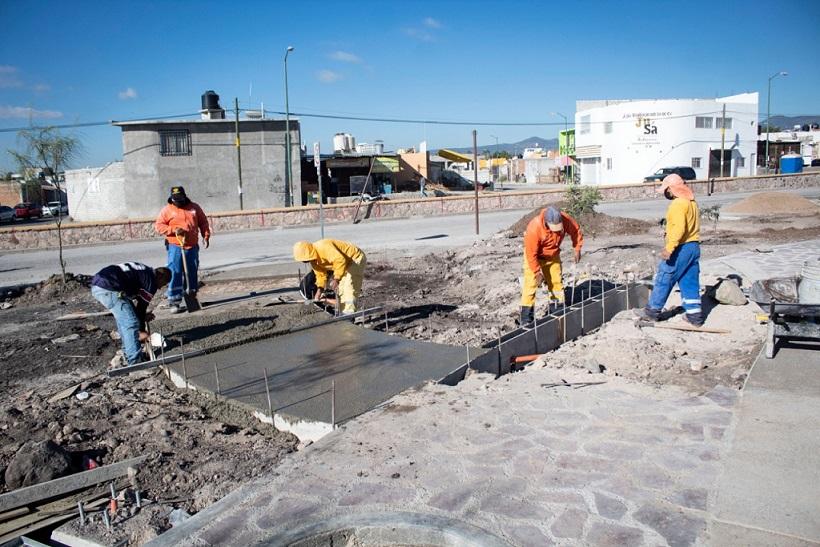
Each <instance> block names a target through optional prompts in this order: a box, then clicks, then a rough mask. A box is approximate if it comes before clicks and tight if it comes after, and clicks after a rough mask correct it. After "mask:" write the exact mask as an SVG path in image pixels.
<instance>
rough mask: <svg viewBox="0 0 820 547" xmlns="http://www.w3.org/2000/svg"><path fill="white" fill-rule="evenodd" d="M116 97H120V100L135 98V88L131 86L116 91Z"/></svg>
mask: <svg viewBox="0 0 820 547" xmlns="http://www.w3.org/2000/svg"><path fill="white" fill-rule="evenodd" d="M117 97H119V98H120V100H121V101H127V100H129V99H136V98H137V90H136V89H134V88H133V87H129V88H126V89H124V90H123V91H120V92H119V93H117Z"/></svg>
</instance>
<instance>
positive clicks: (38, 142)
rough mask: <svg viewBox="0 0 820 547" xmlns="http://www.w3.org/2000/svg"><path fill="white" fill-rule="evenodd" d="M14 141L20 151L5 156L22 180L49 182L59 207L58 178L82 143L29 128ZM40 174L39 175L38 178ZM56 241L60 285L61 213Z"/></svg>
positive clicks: (52, 130) (62, 268)
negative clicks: (35, 178) (39, 179)
mask: <svg viewBox="0 0 820 547" xmlns="http://www.w3.org/2000/svg"><path fill="white" fill-rule="evenodd" d="M17 138H18V141H20V142H21V143H22V145H23V146H22V151H18V150H9V154H11V156H12V157H13V158H14V160H15V161H16V162H17V165H18V166H19V168H20V172H21V173H23V176H24V177H26V180H27V181H28V179H29V177H39V176H42V178H44V179H45V180H50V182H51V184H52V185H54V187H55V188H57V195H58V196H60V205H61V206H62V201H63V198H62V190H61V188H60V183H61V176H62V173H63V171H64V170H65V168H66V167H68V165H69V164H70V163H71V161H72V160H74V159H76V157H77V156H78V155H79V154H80V152H81V151H82V143H81V142H80V140H79V139H78V138H77V137H74V136H69V135H62V134H60V131H59V129H57V128H55V127H32V128H30V129H23V130H21V131H20V132H18V133H17ZM41 174H42V175H41ZM56 220H57V242H58V245H59V259H60V271H61V273H62V279H63V285H65V283H66V277H65V260H64V259H63V232H62V224H63V211H62V207H59V208H58V211H57V217H56Z"/></svg>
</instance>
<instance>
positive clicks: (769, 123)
mask: <svg viewBox="0 0 820 547" xmlns="http://www.w3.org/2000/svg"><path fill="white" fill-rule="evenodd" d="M788 75H789V73H788V72H786V71H785V70H781V71H780V72H778V73H776V74H772V75H771V76H769V90H768V91H767V93H766V172H767V173H768V172H769V132H770V131H771V130H772V121H771V115H772V80H774V79H775V78H777V77H778V76H788Z"/></svg>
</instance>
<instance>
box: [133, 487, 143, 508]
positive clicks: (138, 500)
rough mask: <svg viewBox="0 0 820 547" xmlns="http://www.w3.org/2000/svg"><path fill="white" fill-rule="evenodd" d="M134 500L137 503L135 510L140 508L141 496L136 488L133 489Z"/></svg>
mask: <svg viewBox="0 0 820 547" xmlns="http://www.w3.org/2000/svg"><path fill="white" fill-rule="evenodd" d="M134 499H135V500H136V502H137V509H140V508H142V495H141V494H140V489H139V487H138V486H135V487H134Z"/></svg>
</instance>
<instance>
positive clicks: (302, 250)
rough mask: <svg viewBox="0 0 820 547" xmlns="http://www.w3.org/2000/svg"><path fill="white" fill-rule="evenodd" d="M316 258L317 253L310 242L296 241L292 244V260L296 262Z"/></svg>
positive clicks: (317, 256)
mask: <svg viewBox="0 0 820 547" xmlns="http://www.w3.org/2000/svg"><path fill="white" fill-rule="evenodd" d="M317 258H319V255H318V254H317V253H316V249H314V248H313V244H312V243H311V242H309V241H297V242H296V243H294V244H293V260H295V261H296V262H309V261H311V260H316V259H317Z"/></svg>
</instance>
